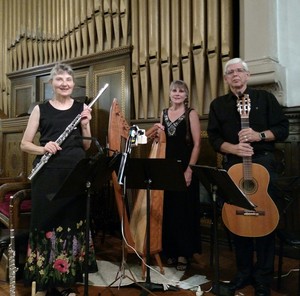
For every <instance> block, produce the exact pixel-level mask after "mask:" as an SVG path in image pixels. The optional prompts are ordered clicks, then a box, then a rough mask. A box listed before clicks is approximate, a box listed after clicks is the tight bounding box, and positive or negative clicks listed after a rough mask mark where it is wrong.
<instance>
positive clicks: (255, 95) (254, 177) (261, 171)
mask: <svg viewBox="0 0 300 296" xmlns="http://www.w3.org/2000/svg"><path fill="white" fill-rule="evenodd" d="M249 77H250V73H249V70H248V66H247V64H246V63H245V62H244V61H243V60H241V59H240V58H234V59H231V60H229V61H228V62H227V63H226V65H225V70H224V80H225V82H226V83H227V84H228V85H229V88H230V92H229V93H228V94H226V95H223V96H220V97H218V98H216V99H214V100H213V101H212V103H211V105H210V111H209V120H208V127H207V132H208V136H209V141H210V143H211V145H212V146H213V148H214V150H215V151H218V152H220V153H222V154H223V167H224V169H226V170H228V174H229V175H230V177H231V178H232V179H233V181H234V182H235V184H236V185H237V186H238V187H239V188H240V189H241V190H242V191H243V192H244V194H245V196H246V197H247V198H248V199H249V200H251V202H253V203H254V204H255V205H256V209H255V211H249V210H245V209H242V208H238V207H236V206H234V205H232V204H230V197H228V200H229V202H228V203H225V204H224V206H223V209H222V218H223V221H224V224H225V225H226V226H227V227H228V229H229V230H230V231H231V233H232V235H233V241H234V244H235V252H236V264H237V274H236V276H235V278H234V279H233V280H232V281H231V282H230V284H229V288H230V289H232V290H233V291H235V290H238V289H241V288H243V287H245V286H246V285H248V284H252V285H253V286H254V287H255V295H256V296H268V295H270V285H271V282H272V278H273V272H274V258H275V233H274V229H275V228H276V226H277V224H278V219H279V215H278V210H277V207H276V205H275V203H274V201H273V200H272V198H273V199H274V200H275V192H273V191H272V187H273V186H272V181H274V180H275V179H276V177H277V176H276V170H275V168H276V165H275V164H276V163H275V158H274V154H273V151H274V144H275V141H277V140H280V141H282V140H284V139H285V138H286V137H287V136H288V132H289V122H288V120H287V118H286V117H285V116H284V114H283V112H282V108H281V106H280V104H279V103H278V101H277V99H276V98H275V96H274V95H273V94H271V93H269V92H267V91H265V90H256V89H251V88H249V87H248V86H247V82H248V79H249ZM252 162H253V163H252ZM271 197H272V198H271ZM254 251H255V252H256V254H254ZM254 255H256V256H254ZM254 258H256V261H255V262H254Z"/></svg>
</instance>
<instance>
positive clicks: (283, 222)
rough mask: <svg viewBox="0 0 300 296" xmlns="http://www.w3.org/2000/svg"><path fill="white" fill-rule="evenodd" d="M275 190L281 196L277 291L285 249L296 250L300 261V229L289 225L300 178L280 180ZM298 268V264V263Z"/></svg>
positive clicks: (299, 279)
mask: <svg viewBox="0 0 300 296" xmlns="http://www.w3.org/2000/svg"><path fill="white" fill-rule="evenodd" d="M276 185H277V189H278V192H279V193H280V195H281V206H282V208H281V211H280V212H281V217H280V224H279V226H278V228H277V230H276V234H277V237H278V239H279V250H278V271H277V289H278V290H280V288H281V279H282V264H283V257H284V254H285V247H287V246H289V247H290V248H292V249H295V250H296V253H297V254H296V256H297V258H299V260H300V229H299V228H298V229H297V228H296V227H295V226H293V225H292V226H290V225H289V222H290V221H289V219H290V217H291V215H289V212H288V210H289V208H290V207H291V205H292V204H293V203H294V202H295V201H296V200H297V197H300V195H299V187H300V177H298V176H297V177H285V178H281V179H279V180H278V182H277V184H276ZM299 268H300V263H299ZM297 295H300V271H299V277H298V293H297Z"/></svg>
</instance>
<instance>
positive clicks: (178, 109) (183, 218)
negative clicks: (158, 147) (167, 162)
mask: <svg viewBox="0 0 300 296" xmlns="http://www.w3.org/2000/svg"><path fill="white" fill-rule="evenodd" d="M188 95H189V91H188V87H187V85H186V83H185V82H184V81H181V80H176V81H173V82H172V83H171V85H170V102H171V104H170V107H169V108H167V109H164V110H163V111H162V114H161V123H160V124H158V126H159V127H160V128H162V129H163V130H164V131H165V133H166V158H173V159H177V160H181V162H182V166H183V171H184V177H185V181H186V185H187V189H186V191H183V192H180V191H165V193H164V211H163V237H162V245H163V254H164V255H165V256H166V257H167V258H168V264H176V268H177V269H178V270H185V269H186V267H187V264H188V260H189V259H190V258H191V257H192V256H193V254H195V253H197V252H198V251H199V239H200V236H199V227H200V211H199V208H200V197H199V181H198V179H197V178H196V176H194V174H193V172H192V169H191V168H190V167H189V165H194V164H196V163H197V161H198V157H199V153H200V133H201V128H200V120H199V116H198V114H197V112H196V111H195V110H194V109H191V108H188Z"/></svg>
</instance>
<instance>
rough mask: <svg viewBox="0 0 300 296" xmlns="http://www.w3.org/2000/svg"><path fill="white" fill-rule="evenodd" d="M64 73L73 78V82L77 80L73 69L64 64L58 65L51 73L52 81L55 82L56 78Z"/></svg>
mask: <svg viewBox="0 0 300 296" xmlns="http://www.w3.org/2000/svg"><path fill="white" fill-rule="evenodd" d="M63 72H67V73H68V74H69V75H71V76H72V78H73V80H74V79H75V77H74V71H73V69H72V67H71V66H70V65H68V64H62V63H58V64H56V65H55V66H54V67H53V68H52V70H51V72H50V79H49V80H50V81H51V80H53V78H54V76H56V75H58V74H61V73H63Z"/></svg>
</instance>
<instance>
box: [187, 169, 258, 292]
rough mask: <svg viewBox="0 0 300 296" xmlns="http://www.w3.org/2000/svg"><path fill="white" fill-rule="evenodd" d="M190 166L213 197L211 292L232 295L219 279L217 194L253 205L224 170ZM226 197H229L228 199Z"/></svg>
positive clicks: (252, 206)
mask: <svg viewBox="0 0 300 296" xmlns="http://www.w3.org/2000/svg"><path fill="white" fill-rule="evenodd" d="M190 167H191V168H192V170H193V172H195V174H197V175H198V177H199V179H200V180H201V182H202V184H203V186H204V187H205V188H206V190H207V191H208V192H211V194H212V199H213V226H214V228H213V231H214V280H213V284H212V293H213V294H215V295H219V296H222V295H226V296H229V295H230V296H233V295H234V294H235V293H234V292H233V291H230V290H229V289H228V288H227V286H226V285H224V284H222V283H220V281H219V278H220V274H219V248H218V215H217V196H218V195H219V196H221V197H222V198H223V199H224V200H225V202H228V203H231V204H233V205H236V206H239V207H241V208H245V209H249V210H253V209H254V208H255V205H254V204H253V203H251V201H249V200H248V199H247V197H246V196H245V195H244V194H243V192H242V191H240V190H239V188H238V187H237V186H236V185H235V183H234V182H233V181H232V179H231V178H230V176H229V175H228V174H227V171H226V170H224V169H219V168H215V167H209V166H203V165H191V166H190ZM228 197H230V199H229V198H228Z"/></svg>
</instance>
